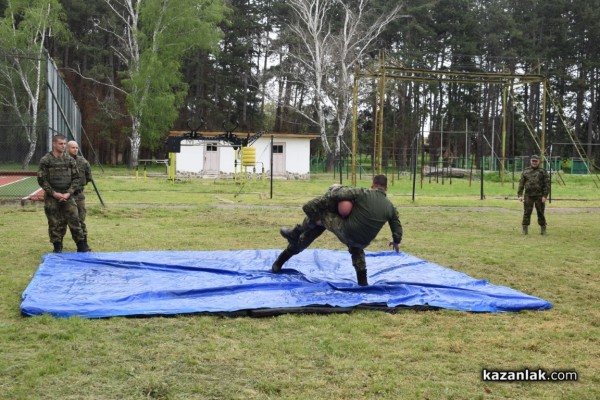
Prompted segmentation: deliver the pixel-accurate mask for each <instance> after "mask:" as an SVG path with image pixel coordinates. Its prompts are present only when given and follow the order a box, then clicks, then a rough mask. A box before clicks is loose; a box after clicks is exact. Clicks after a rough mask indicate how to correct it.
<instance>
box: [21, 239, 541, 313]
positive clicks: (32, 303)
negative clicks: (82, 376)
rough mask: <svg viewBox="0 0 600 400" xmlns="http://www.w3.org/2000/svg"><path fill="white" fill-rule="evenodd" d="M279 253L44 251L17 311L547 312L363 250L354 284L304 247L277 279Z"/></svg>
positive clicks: (528, 300) (498, 290)
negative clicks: (361, 280) (361, 274)
mask: <svg viewBox="0 0 600 400" xmlns="http://www.w3.org/2000/svg"><path fill="white" fill-rule="evenodd" d="M279 252H280V250H275V249H267V250H237V251H226V250H223V251H141V252H118V253H62V254H46V255H44V256H43V257H42V260H43V262H42V264H40V266H39V268H38V270H37V271H36V273H35V275H34V276H33V278H32V280H31V282H30V283H29V285H28V286H27V288H26V289H25V291H24V292H23V294H22V303H21V312H22V313H23V314H24V315H28V316H33V315H41V314H50V315H53V316H55V317H59V318H69V317H74V316H77V317H82V318H106V317H114V316H148V315H174V314H196V313H208V314H229V313H231V314H240V313H244V312H247V314H248V315H253V313H252V311H253V312H254V314H255V315H260V314H264V313H265V312H267V313H268V312H269V310H272V311H275V312H274V313H276V314H277V313H284V312H285V310H289V311H295V312H298V311H300V312H301V310H307V312H319V310H320V311H322V312H330V311H335V310H338V311H342V312H347V311H348V310H351V309H353V308H357V307H358V308H360V307H374V308H384V309H388V310H393V309H400V308H406V307H414V308H426V309H427V308H434V309H435V308H444V309H450V310H462V311H470V312H517V311H523V310H546V309H550V308H551V307H552V304H551V303H550V302H548V301H546V300H543V299H540V298H537V297H534V296H531V295H528V294H524V293H522V292H519V291H517V290H514V289H511V288H508V287H505V286H495V285H492V284H490V283H489V282H488V281H486V280H478V279H474V278H471V277H470V276H468V275H466V274H464V273H461V272H457V271H454V270H452V269H449V268H445V267H442V266H439V265H437V264H434V263H431V262H428V261H425V260H422V259H419V258H417V257H414V256H412V255H410V254H407V253H403V252H400V253H394V252H367V253H366V257H367V266H368V272H369V283H370V285H369V286H367V287H361V286H358V285H357V284H356V276H355V273H354V269H353V268H352V264H351V260H350V255H349V253H348V252H346V251H336V250H325V249H308V250H305V251H304V252H302V253H300V254H298V255H297V256H295V257H293V258H292V259H291V260H290V261H288V263H286V265H285V266H284V269H283V270H282V272H281V273H279V274H273V273H272V272H271V271H270V267H271V264H272V263H273V261H274V260H275V258H276V257H277V256H278V254H279Z"/></svg>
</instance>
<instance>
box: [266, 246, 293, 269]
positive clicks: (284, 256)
mask: <svg viewBox="0 0 600 400" xmlns="http://www.w3.org/2000/svg"><path fill="white" fill-rule="evenodd" d="M293 255H294V254H293V253H292V252H291V251H289V250H288V249H285V250H284V251H282V252H281V254H279V257H277V260H275V262H274V263H273V265H272V266H271V271H273V272H274V273H278V272H279V271H281V268H282V267H283V264H285V262H286V261H287V260H289V259H290V258H292V256H293Z"/></svg>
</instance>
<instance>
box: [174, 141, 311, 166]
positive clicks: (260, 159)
mask: <svg viewBox="0 0 600 400" xmlns="http://www.w3.org/2000/svg"><path fill="white" fill-rule="evenodd" d="M311 139H312V138H302V137H274V138H273V142H274V143H275V144H277V143H285V150H284V151H285V158H286V161H285V165H286V172H287V173H294V174H309V173H310V140H311ZM207 143H211V142H209V141H205V140H183V141H182V142H181V152H180V153H176V161H175V168H176V170H177V173H201V172H202V170H203V168H204V151H205V146H206V144H207ZM251 147H254V148H256V172H262V168H263V166H264V170H265V172H268V173H270V170H271V137H270V136H263V137H260V138H259V139H258V140H256V141H255V142H254V143H252V145H251ZM235 157H236V152H235V151H234V149H233V148H232V147H231V145H229V144H226V143H224V142H220V143H219V169H220V172H221V173H233V172H234V171H235V165H234V160H235ZM238 161H239V160H238ZM239 169H240V166H239V162H238V171H239ZM248 170H249V171H252V167H248Z"/></svg>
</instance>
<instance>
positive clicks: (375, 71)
mask: <svg viewBox="0 0 600 400" xmlns="http://www.w3.org/2000/svg"><path fill="white" fill-rule="evenodd" d="M373 79H376V80H378V93H377V96H378V99H377V101H376V102H375V104H376V107H377V110H376V114H375V130H374V136H376V137H375V138H374V140H373V144H374V146H373V166H374V167H376V169H377V171H376V172H377V173H378V174H381V173H382V148H383V147H382V144H383V121H384V118H383V111H384V107H383V104H384V96H385V82H386V81H387V80H390V79H391V80H399V81H410V82H432V83H433V82H434V83H439V82H447V83H454V84H490V85H501V86H502V89H503V94H502V121H503V123H502V158H501V175H502V176H503V175H504V167H505V159H506V114H507V113H506V110H507V97H508V94H507V93H508V90H509V89H510V90H511V92H512V88H513V87H515V86H523V85H531V84H541V85H542V90H541V93H542V117H541V122H542V126H541V132H540V135H539V142H537V141H536V143H538V145H539V147H540V154H541V156H542V157H544V149H545V137H546V95H547V93H548V90H547V85H548V82H547V79H546V78H545V77H544V76H542V75H536V74H533V75H532V74H524V75H522V74H507V73H484V72H456V71H450V70H423V69H415V68H404V67H399V66H393V65H386V60H385V58H384V54H383V52H382V51H380V52H379V64H378V66H376V67H375V68H372V70H367V71H364V72H357V73H355V75H354V87H353V104H352V163H351V169H352V172H351V178H352V184H353V185H356V155H357V154H358V151H357V150H358V149H357V143H358V135H357V116H358V111H357V110H358V104H357V103H358V86H359V83H360V81H361V80H373ZM530 131H531V130H530ZM535 140H536V139H535V137H534V141H535ZM542 161H543V160H542Z"/></svg>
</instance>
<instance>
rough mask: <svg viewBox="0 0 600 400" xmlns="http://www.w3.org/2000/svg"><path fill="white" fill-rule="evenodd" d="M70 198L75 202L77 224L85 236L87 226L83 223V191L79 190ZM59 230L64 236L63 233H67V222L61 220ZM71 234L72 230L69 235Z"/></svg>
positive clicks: (85, 211) (84, 211)
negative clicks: (77, 216) (77, 217)
mask: <svg viewBox="0 0 600 400" xmlns="http://www.w3.org/2000/svg"><path fill="white" fill-rule="evenodd" d="M71 198H72V199H73V200H75V204H77V214H78V215H79V225H81V230H82V231H83V236H84V237H86V238H87V226H86V225H85V217H86V215H87V210H86V207H85V195H84V194H83V192H80V193H79V194H77V195H75V196H71ZM61 231H62V235H61V237H64V236H65V234H66V233H67V222H66V221H63V223H62V226H61ZM72 235H73V232H72V231H71V236H72ZM73 240H75V237H73Z"/></svg>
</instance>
